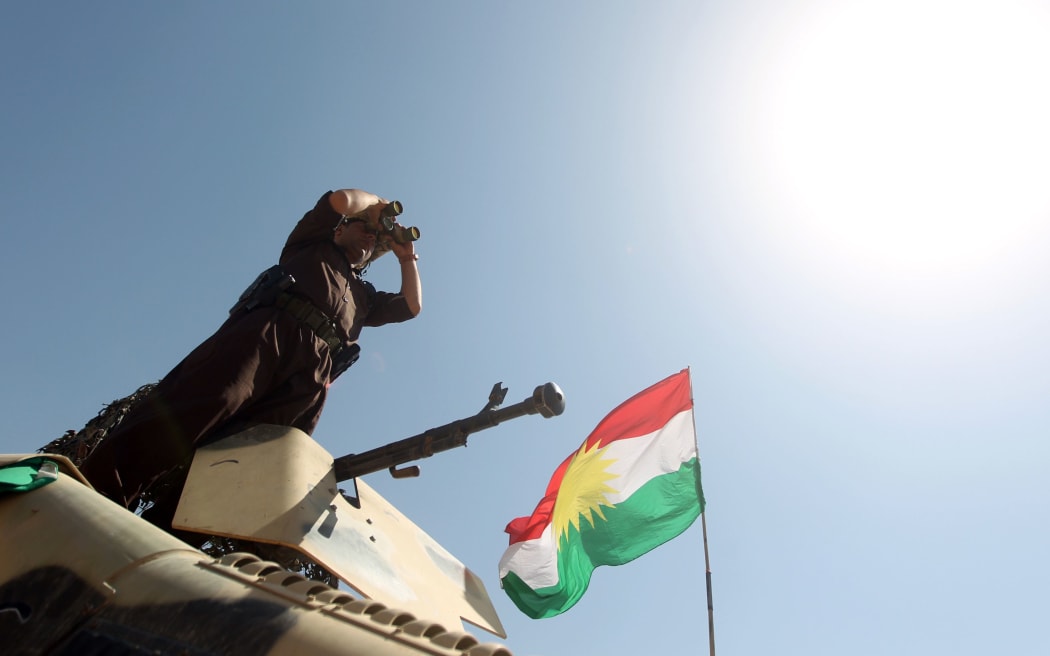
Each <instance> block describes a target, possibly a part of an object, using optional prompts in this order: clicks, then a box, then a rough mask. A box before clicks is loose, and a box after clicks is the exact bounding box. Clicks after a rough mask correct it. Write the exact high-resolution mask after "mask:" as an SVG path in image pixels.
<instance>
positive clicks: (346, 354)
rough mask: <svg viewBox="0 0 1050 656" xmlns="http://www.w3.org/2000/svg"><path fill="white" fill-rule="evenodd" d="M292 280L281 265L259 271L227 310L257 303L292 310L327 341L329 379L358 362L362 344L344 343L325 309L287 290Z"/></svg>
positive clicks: (237, 310)
mask: <svg viewBox="0 0 1050 656" xmlns="http://www.w3.org/2000/svg"><path fill="white" fill-rule="evenodd" d="M293 284H295V278H294V277H292V276H291V275H290V274H288V273H285V272H284V269H282V268H281V265H279V264H275V265H273V266H272V267H270V268H269V269H267V270H266V271H263V272H262V273H260V274H259V277H258V278H256V279H255V280H254V281H253V282H252V284H250V285H248V289H245V290H244V293H243V294H241V297H240V298H239V299H237V303H236V304H235V305H234V306H233V307H232V308H230V314H236V313H237V312H241V311H246V312H247V311H250V310H254V309H255V308H257V307H268V306H272V305H276V306H277V307H278V308H280V309H281V310H283V311H285V312H287V313H289V314H291V315H292V316H293V317H295V318H296V319H297V320H298V321H299V323H301V324H303V325H304V326H306V327H307V328H309V329H310V330H311V331H312V332H313V333H314V334H315V335H317V337H319V338H320V339H321V341H323V342H325V343H326V344H328V353H329V355H330V356H331V358H332V373H331V375H330V376H329V380H335V379H336V378H338V377H339V375H340V374H342V373H343V372H344V371H346V370H347V369H349V368H350V365H352V364H354V363H355V362H357V358H358V357H360V355H361V347H360V346H358V345H357V343H356V342H355V343H353V344H344V343H343V338H342V337H341V336H340V335H339V331H338V330H337V329H336V326H335V323H334V322H333V321H332V320H331V319H330V318H329V317H328V315H326V314H325V313H324V312H322V311H321V310H319V309H318V308H317V307H316V306H315V305H314V304H313V303H311V302H310V301H308V300H307V299H305V298H301V297H298V296H295V295H293V294H290V293H288V292H287V291H286V290H288V289H289V288H290V287H291V286H292V285H293Z"/></svg>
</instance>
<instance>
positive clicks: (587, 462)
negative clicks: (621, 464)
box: [553, 444, 619, 542]
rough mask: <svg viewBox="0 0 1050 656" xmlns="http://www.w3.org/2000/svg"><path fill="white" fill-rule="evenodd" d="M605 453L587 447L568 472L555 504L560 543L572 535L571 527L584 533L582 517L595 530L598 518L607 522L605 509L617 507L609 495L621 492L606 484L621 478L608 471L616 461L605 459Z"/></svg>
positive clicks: (581, 449) (581, 448) (578, 454)
mask: <svg viewBox="0 0 1050 656" xmlns="http://www.w3.org/2000/svg"><path fill="white" fill-rule="evenodd" d="M604 451H605V449H604V448H598V446H597V444H595V446H594V447H593V448H591V449H589V450H588V449H587V445H586V444H584V445H583V446H581V447H580V450H579V451H577V452H576V455H575V456H573V459H572V464H570V465H569V468H568V469H567V470H566V472H565V478H563V479H562V482H561V487H560V488H559V489H558V499H557V500H556V501H555V502H554V518H553V523H554V530H555V531H556V535H557V536H558V541H559V542H560V541H561V538H562V537H563V536H564V535H565V534H566V533H568V531H569V525H570V524H571V525H572V526H573V527H574V528H575V529H576V530H577V531H579V530H580V517H585V518H586V519H587V521H588V522H590V525H591V526H594V516H595V515H596V514H597V515H598V517H600V518H601V519H603V520H604V519H605V515H604V514H603V513H602V506H605V507H607V508H613V507H614V504H611V503H609V500H608V495H609V494H610V493H614V492H618V491H619V490H617V489H616V488H612V487H609V486H608V485H606V484H605V482H606V481H608V480H611V479H614V478H619V474H611V473H609V472H608V471H606V470H607V468H608V467H609V465H611V464H612V463H614V462H616V460H615V459H614V458H602V454H603V453H604Z"/></svg>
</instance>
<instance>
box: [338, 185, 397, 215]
mask: <svg viewBox="0 0 1050 656" xmlns="http://www.w3.org/2000/svg"><path fill="white" fill-rule="evenodd" d="M328 202H329V203H330V204H331V205H332V209H333V210H335V211H336V212H339V213H340V214H342V215H343V216H353V215H355V214H357V213H358V212H361V211H362V210H365V209H367V208H369V207H371V206H373V205H377V204H379V203H384V204H385V203H386V202H387V201H385V200H383V199H382V198H380V197H379V196H376V195H375V194H373V193H370V192H367V191H364V190H362V189H340V190H339V191H333V192H332V194H331V195H330V196H329V197H328Z"/></svg>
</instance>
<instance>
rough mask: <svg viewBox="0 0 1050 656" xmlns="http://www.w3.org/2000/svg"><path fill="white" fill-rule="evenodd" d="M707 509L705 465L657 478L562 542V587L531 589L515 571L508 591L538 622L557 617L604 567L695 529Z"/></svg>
mask: <svg viewBox="0 0 1050 656" xmlns="http://www.w3.org/2000/svg"><path fill="white" fill-rule="evenodd" d="M703 509H704V496H703V490H702V489H701V486H700V463H699V461H698V460H697V459H696V458H693V459H692V460H689V461H686V462H684V463H682V466H681V468H680V469H679V470H678V471H677V472H673V473H670V474H665V475H663V476H657V477H656V478H653V479H652V480H650V481H649V482H647V483H646V484H645V485H643V486H642V487H641V488H639V489H638V491H637V492H635V493H634V494H632V495H631V497H630V498H628V499H627V500H625V501H623V502H621V503H620V504H618V505H616V506H615V507H603V508H602V512H603V514H604V515H605V520H604V521H603V520H602V519H601V518H600V517H597V516H595V525H594V526H591V524H590V523H589V522H588V521H587V520H586V518H581V519H580V528H579V530H577V529H576V528H575V527H572V526H570V527H569V531H568V533H567V534H566V535H564V536H562V538H561V540H560V541H559V544H558V581H559V582H558V585H555V586H551V587H548V588H540V589H538V590H533V589H531V588H530V587H529V586H528V585H526V584H525V582H524V581H522V580H521V578H519V577H518V576H517V574H515V573H514V572H513V571H512V572H509V573H508V574H507V575H506V576H505V577H504V578H503V588H504V590H505V591H506V593H507V595H508V596H509V597H510V598H511V600H512V601H514V603H515V605H516V606H517V607H518V608H519V609H521V611H522V612H523V613H525V614H526V615H528V616H529V617H531V618H533V619H539V618H543V617H553V616H555V615H558V614H561V613H563V612H565V611H566V610H568V609H569V608H571V607H572V606H573V605H574V604H575V603H576V602H577V601H579V600H580V597H582V596H583V593H584V592H586V591H587V586H588V585H589V584H590V580H591V574H592V573H593V572H594V569H595V568H596V567H600V566H602V565H623V564H624V563H628V562H630V561H632V560H634V559H635V558H638V557H639V556H642V555H644V554H646V553H648V552H650V551H652V550H653V549H655V548H656V547H658V546H660V545H661V544H663V543H665V542H667V541H668V540H671V539H673V538H675V537H677V536H678V535H680V534H681V533H682V532H683V531H685V530H686V529H687V528H689V527H690V526H691V525H692V523H693V522H694V521H696V518H697V517H699V516H700V513H702V512H703Z"/></svg>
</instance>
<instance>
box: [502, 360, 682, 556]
mask: <svg viewBox="0 0 1050 656" xmlns="http://www.w3.org/2000/svg"><path fill="white" fill-rule="evenodd" d="M692 407H693V399H692V396H691V395H690V388H689V370H688V369H683V370H681V371H680V372H678V373H676V374H674V375H672V376H668V377H667V378H665V379H663V380H661V381H660V382H659V383H656V384H655V385H653V386H651V387H647V388H645V389H644V390H642V391H641V392H638V393H637V394H635V395H634V396H632V397H631V398H629V399H627V400H626V401H624V402H623V403H621V404H620V405H618V406H617V407H616V408H614V409H613V411H612V412H610V413H609V414H608V415H606V416H605V419H602V420H601V422H599V423H598V426H596V427H595V429H594V430H593V431H591V434H590V435H589V436H588V437H587V439H586V440H585V441H584V444H585V445H587V446H588V447H593V445H594V444H596V443H597V444H599V445H600V446H605V445H606V444H609V443H610V442H615V441H616V440H626V439H630V438H632V437H641V436H642V435H649V434H650V433H655V432H656V431H658V430H660V429H661V428H663V427H664V426H666V425H667V422H669V421H671V419H672V418H673V417H674V416H675V415H677V414H678V413H679V412H682V411H684V410H689V409H691V408H692ZM576 453H577V452H576V451H574V452H573V453H571V454H570V455H569V457H568V458H566V459H565V460H564V461H562V463H561V465H559V466H558V469H557V470H555V472H554V475H553V476H551V481H550V483H548V484H547V491H546V492H545V493H544V495H543V499H541V500H540V502H539V503H538V504H537V505H536V509H535V510H534V511H532V515H530V516H529V517H518V518H517V519H514V520H511V522H510V523H509V524H507V528H506V529H504V530H505V531H506V532H507V533H509V534H510V544H514V543H516V542H524V541H526V540H535V539H536V538H538V537H539V536H540V535H541V534H543V531H544V529H546V528H547V525H548V524H550V521H551V516H552V515H553V514H554V502H555V501H557V499H558V490H559V489H561V482H562V480H563V479H564V478H565V472H566V471H568V469H569V466H570V465H571V464H572V460H573V458H575V457H576Z"/></svg>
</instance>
